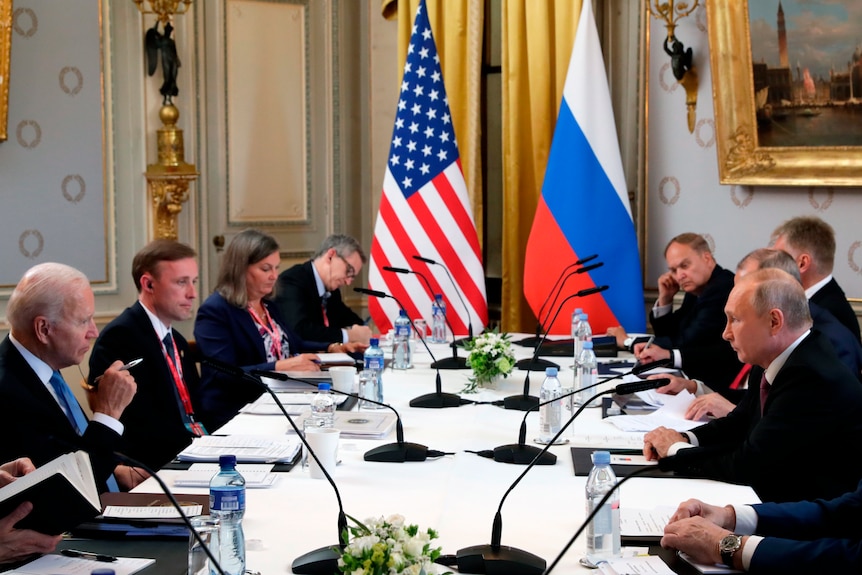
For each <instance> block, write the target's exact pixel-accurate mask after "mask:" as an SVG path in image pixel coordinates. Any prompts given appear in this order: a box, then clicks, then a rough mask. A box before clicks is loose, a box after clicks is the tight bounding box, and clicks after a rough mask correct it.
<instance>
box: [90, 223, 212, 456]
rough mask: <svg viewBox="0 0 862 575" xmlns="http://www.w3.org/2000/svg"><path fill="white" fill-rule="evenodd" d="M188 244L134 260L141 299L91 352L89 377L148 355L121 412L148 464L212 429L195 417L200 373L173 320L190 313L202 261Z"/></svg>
mask: <svg viewBox="0 0 862 575" xmlns="http://www.w3.org/2000/svg"><path fill="white" fill-rule="evenodd" d="M196 255H197V254H196V253H195V251H194V250H193V249H192V248H190V247H189V246H187V245H184V244H181V243H178V242H175V241H170V240H155V241H153V242H150V243H149V244H147V245H146V246H144V248H143V249H141V251H139V252H138V253H137V254H136V255H135V257H134V259H133V261H132V279H133V280H134V282H135V287H136V288H137V290H138V301H137V302H136V303H135V304H134V305H132V306H131V307H128V308H126V310H125V311H123V313H121V314H120V315H119V316H118V317H117V318H116V319H114V321H112V322H111V323H109V324H108V325H107V327H105V329H104V330H103V331H102V333H101V335H100V336H99V338H98V339H97V340H96V344H95V346H94V347H93V353H92V354H91V355H90V381H91V383H92V379H93V374H97V373H101V372H102V371H103V370H104V367H105V366H106V365H110V364H111V363H112V362H113V361H116V360H120V361H122V362H129V361H131V360H133V359H135V358H142V359H143V360H144V361H142V362H141V363H140V364H138V365H136V366H135V367H133V368H131V370H130V371H131V373H132V375H133V376H134V377H135V381H136V382H137V384H138V392H137V393H136V394H135V398H134V399H133V400H132V402H131V403H130V404H129V406H128V407H127V408H126V409H125V411H124V412H123V416H122V417H121V418H120V421H122V422H123V424H124V425H125V427H126V431H125V433H124V434H123V452H124V453H125V454H126V455H129V456H130V457H133V458H135V459H137V460H139V461H142V462H143V463H146V464H147V465H149V466H150V467H153V468H159V467H161V466H163V465H164V464H165V463H167V462H168V461H170V460H171V459H173V458H174V456H175V455H176V454H177V453H179V452H180V451H182V449H183V448H184V447H186V446H187V445H188V444H189V443H191V440H192V437H195V436H199V435H203V434H205V433H206V430H205V429H204V428H203V426H202V425H201V424H200V423H199V422H198V421H197V420H196V418H195V407H196V406H195V405H194V404H193V402H192V398H196V397H197V391H198V387H199V385H200V378H199V376H198V371H197V367H196V365H195V362H194V358H193V357H192V354H191V353H190V352H189V345H188V343H187V342H186V339H185V338H184V337H183V336H182V335H181V334H180V333H179V332H178V331H177V330H175V329H173V327H172V324H173V322H178V321H184V320H187V319H189V318H190V317H191V315H192V306H193V305H194V301H195V299H196V298H197V281H198V264H197V261H196V260H195V257H196Z"/></svg>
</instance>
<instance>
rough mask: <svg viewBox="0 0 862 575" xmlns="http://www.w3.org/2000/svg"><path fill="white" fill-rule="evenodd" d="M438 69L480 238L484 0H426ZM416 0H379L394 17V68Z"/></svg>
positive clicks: (402, 57) (409, 28) (402, 58)
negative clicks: (396, 20) (395, 29)
mask: <svg viewBox="0 0 862 575" xmlns="http://www.w3.org/2000/svg"><path fill="white" fill-rule="evenodd" d="M426 3H427V4H426V5H427V7H428V20H429V21H430V22H431V29H432V32H433V33H434V41H435V43H436V44H437V52H438V54H439V55H440V67H441V68H442V70H443V81H444V83H445V84H446V95H447V97H448V98H449V109H450V111H451V112H452V125H453V127H454V128H455V137H456V138H457V139H458V153H459V154H460V156H461V168H462V169H463V171H464V180H465V181H466V183H467V193H468V194H469V195H470V203H471V204H472V206H473V220H474V221H475V222H476V232H477V234H478V235H479V242H480V243H481V242H482V123H481V117H482V34H483V31H484V27H485V2H484V0H458V1H456V2H453V1H451V0H426ZM418 6H419V0H382V2H381V12H382V13H383V16H384V17H385V18H388V19H391V18H393V17H396V16H397V18H398V69H399V70H403V69H404V62H405V61H406V59H407V46H408V44H409V43H410V33H411V32H412V28H413V20H414V19H415V17H416V8H417V7H418Z"/></svg>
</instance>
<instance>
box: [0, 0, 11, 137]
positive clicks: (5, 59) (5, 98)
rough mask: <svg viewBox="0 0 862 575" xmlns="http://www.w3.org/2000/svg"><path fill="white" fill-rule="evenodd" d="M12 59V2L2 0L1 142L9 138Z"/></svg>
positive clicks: (0, 18) (0, 56)
mask: <svg viewBox="0 0 862 575" xmlns="http://www.w3.org/2000/svg"><path fill="white" fill-rule="evenodd" d="M11 58H12V0H0V142H3V141H5V140H6V138H7V137H8V134H7V132H6V123H7V121H8V119H9V67H10V66H9V63H10V60H11Z"/></svg>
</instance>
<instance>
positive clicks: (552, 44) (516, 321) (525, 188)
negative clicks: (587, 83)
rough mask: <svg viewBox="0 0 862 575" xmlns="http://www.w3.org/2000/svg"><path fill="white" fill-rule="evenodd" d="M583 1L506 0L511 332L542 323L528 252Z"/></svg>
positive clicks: (506, 264)
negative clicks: (531, 301) (530, 283)
mask: <svg viewBox="0 0 862 575" xmlns="http://www.w3.org/2000/svg"><path fill="white" fill-rule="evenodd" d="M587 1H590V0H587ZM581 4H582V1H581V0H546V1H541V2H537V1H536V0H503V33H502V43H503V46H502V61H503V98H502V101H503V230H505V232H504V235H503V294H502V300H503V301H502V307H503V311H502V328H503V329H504V330H506V331H526V332H530V331H532V330H533V328H534V327H535V325H536V320H535V317H534V316H533V313H532V311H530V307H529V306H528V305H527V300H526V299H525V298H524V277H523V276H524V273H523V272H524V254H525V252H526V247H527V237H528V236H529V235H530V227H531V226H532V223H533V216H534V215H535V213H536V205H537V203H538V200H539V196H540V195H541V193H542V180H543V179H544V176H545V164H546V163H547V160H548V153H549V151H550V148H551V139H552V137H553V134H554V127H555V125H556V122H557V113H558V112H559V108H560V100H561V98H562V95H563V85H564V83H565V81H566V71H567V69H568V66H569V59H570V57H571V55H572V46H573V45H574V40H575V32H576V30H577V27H578V18H579V17H580V14H581ZM548 256H549V257H553V254H548Z"/></svg>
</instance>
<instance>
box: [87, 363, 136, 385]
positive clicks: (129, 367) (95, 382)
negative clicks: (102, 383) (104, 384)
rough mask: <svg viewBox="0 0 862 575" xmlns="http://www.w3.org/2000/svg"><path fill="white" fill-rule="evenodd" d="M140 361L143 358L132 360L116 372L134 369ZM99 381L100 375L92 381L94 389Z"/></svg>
mask: <svg viewBox="0 0 862 575" xmlns="http://www.w3.org/2000/svg"><path fill="white" fill-rule="evenodd" d="M142 361H144V358H142V357H139V358H138V359H133V360H132V361H130V362H129V363H125V364H123V365H121V366H120V368H119V369H118V370H117V371H129V370H130V369H132V368H133V367H135V366H136V365H138V364H139V363H141V362H142ZM100 379H102V376H101V375H100V376H99V377H97V378H96V379H94V380H93V386H94V387H95V386H96V385H97V384H98V383H99V380H100Z"/></svg>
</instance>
